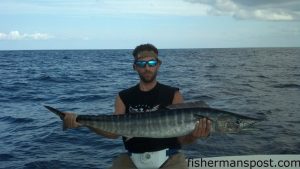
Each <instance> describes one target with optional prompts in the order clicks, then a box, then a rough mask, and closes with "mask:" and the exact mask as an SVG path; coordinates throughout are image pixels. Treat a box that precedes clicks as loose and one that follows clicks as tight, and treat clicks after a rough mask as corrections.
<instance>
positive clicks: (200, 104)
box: [166, 101, 209, 109]
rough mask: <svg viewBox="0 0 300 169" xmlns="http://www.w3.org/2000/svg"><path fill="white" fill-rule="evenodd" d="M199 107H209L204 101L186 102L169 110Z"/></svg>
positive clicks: (174, 105)
mask: <svg viewBox="0 0 300 169" xmlns="http://www.w3.org/2000/svg"><path fill="white" fill-rule="evenodd" d="M197 107H202V108H203V107H209V106H208V105H207V104H206V103H205V102H204V101H195V102H186V103H179V104H172V105H170V106H167V107H166V108H168V109H184V108H197Z"/></svg>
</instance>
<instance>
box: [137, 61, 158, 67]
mask: <svg viewBox="0 0 300 169" xmlns="http://www.w3.org/2000/svg"><path fill="white" fill-rule="evenodd" d="M134 64H135V65H136V66H137V67H140V68H145V67H146V65H148V66H149V67H155V66H156V65H157V64H158V60H148V61H145V60H136V61H135V62H134Z"/></svg>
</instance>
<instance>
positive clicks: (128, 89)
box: [119, 85, 138, 95]
mask: <svg viewBox="0 0 300 169" xmlns="http://www.w3.org/2000/svg"><path fill="white" fill-rule="evenodd" d="M137 86H138V85H134V86H132V87H129V88H127V89H123V90H121V91H120V92H119V95H122V94H125V93H130V92H133V91H135V90H136V89H137Z"/></svg>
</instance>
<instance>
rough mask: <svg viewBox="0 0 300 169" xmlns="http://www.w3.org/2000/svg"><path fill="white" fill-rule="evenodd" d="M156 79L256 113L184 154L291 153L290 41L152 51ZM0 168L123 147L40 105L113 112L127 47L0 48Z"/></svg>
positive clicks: (296, 76) (103, 158) (63, 162)
mask: <svg viewBox="0 0 300 169" xmlns="http://www.w3.org/2000/svg"><path fill="white" fill-rule="evenodd" d="M160 58H161V60H162V62H163V63H162V66H161V69H160V72H159V75H158V80H159V81H160V82H161V83H165V84H168V85H173V86H177V87H179V88H180V89H181V92H182V94H183V96H184V98H185V100H186V101H197V100H203V101H205V102H207V103H208V104H209V105H210V106H211V107H215V108H219V109H224V110H229V111H233V112H237V113H241V114H250V115H259V116H264V117H266V120H265V121H263V122H260V123H258V124H257V125H256V126H255V128H254V130H252V131H246V132H242V133H239V134H227V135H217V134H215V135H214V134H213V135H211V137H210V138H208V139H205V140H198V141H197V142H196V143H195V144H192V145H188V146H184V148H183V152H184V153H185V154H186V155H187V156H188V157H215V156H227V155H256V154H299V153H300V114H299V111H300V104H299V101H300V64H299V63H300V48H247V49H176V50H175V49H172V50H161V51H160ZM0 77H1V78H0V168H5V169H6V168H11V169H16V168H24V169H45V168H51V169H52V168H53V169H57V168H66V169H71V168H72V169H75V168H78V169H96V168H100V169H102V168H107V167H108V166H110V165H111V161H112V158H114V157H116V156H117V155H118V154H119V153H121V152H124V148H123V145H122V142H121V140H120V139H117V140H110V139H106V138H103V137H101V136H99V135H96V134H94V133H92V132H90V131H89V130H88V129H85V128H80V129H74V130H68V131H62V122H61V121H60V119H59V118H58V117H57V116H55V115H54V114H52V113H50V112H49V111H48V110H46V109H45V108H44V107H43V105H51V106H54V107H57V108H60V109H61V110H64V111H72V112H77V113H80V114H106V113H112V112H113V104H114V99H115V96H116V95H117V94H118V91H120V90H122V89H125V88H128V87H130V86H132V85H135V84H136V83H137V82H138V76H137V74H136V73H135V72H134V71H133V69H132V56H131V50H45V51H43V50H40V51H0Z"/></svg>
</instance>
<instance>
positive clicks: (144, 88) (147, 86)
mask: <svg viewBox="0 0 300 169" xmlns="http://www.w3.org/2000/svg"><path fill="white" fill-rule="evenodd" d="M156 84H157V81H156V80H154V81H153V82H150V83H145V82H143V81H140V85H139V87H140V90H141V91H144V92H147V91H150V90H152V89H153V88H154V87H155V86H156Z"/></svg>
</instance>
